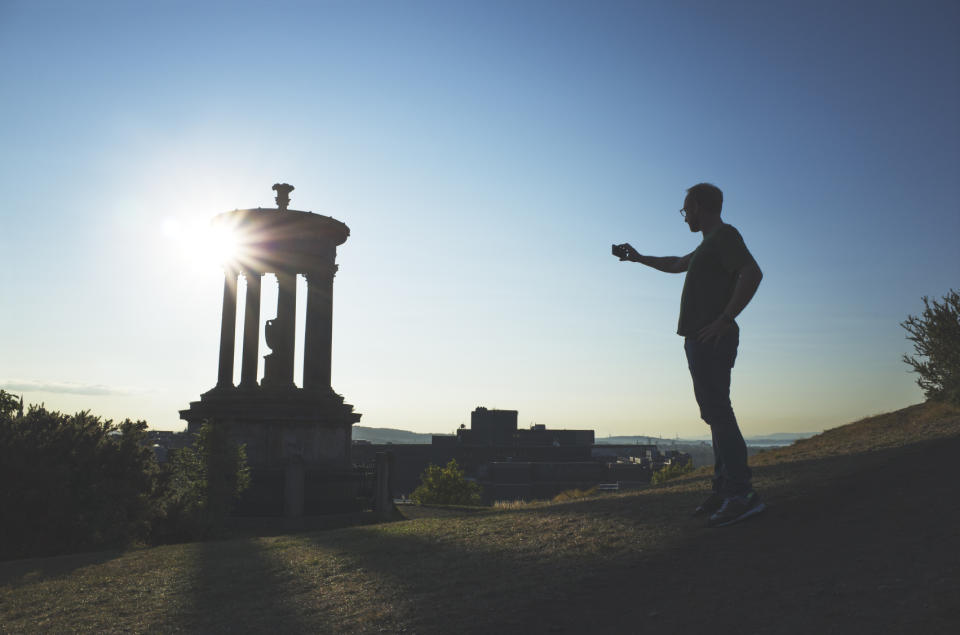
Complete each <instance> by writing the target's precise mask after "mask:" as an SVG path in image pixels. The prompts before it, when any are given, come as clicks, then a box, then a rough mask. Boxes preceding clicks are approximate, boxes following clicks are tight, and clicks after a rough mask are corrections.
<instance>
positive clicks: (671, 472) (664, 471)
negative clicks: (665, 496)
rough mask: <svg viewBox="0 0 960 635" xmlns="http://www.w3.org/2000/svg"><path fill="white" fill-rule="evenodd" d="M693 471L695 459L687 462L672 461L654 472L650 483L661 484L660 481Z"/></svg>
mask: <svg viewBox="0 0 960 635" xmlns="http://www.w3.org/2000/svg"><path fill="white" fill-rule="evenodd" d="M692 471H693V461H687V462H686V463H678V462H676V461H675V462H672V463H670V464H669V465H664V466H663V467H662V468H660V469H659V470H657V471H656V472H654V473H653V477H652V478H651V479H650V483H652V484H653V485H659V484H660V483H665V482H666V481H669V480H670V479H673V478H677V477H678V476H683V475H684V474H689V473H690V472H692Z"/></svg>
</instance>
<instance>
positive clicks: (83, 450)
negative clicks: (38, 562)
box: [0, 391, 158, 558]
mask: <svg viewBox="0 0 960 635" xmlns="http://www.w3.org/2000/svg"><path fill="white" fill-rule="evenodd" d="M9 397H10V395H9V393H5V392H3V391H0V482H2V483H3V484H4V485H3V487H2V488H0V510H3V522H2V523H0V558H22V557H28V556H40V555H55V554H60V553H68V552H71V551H80V550H91V549H102V548H106V547H115V546H123V545H126V544H128V543H130V542H132V541H136V540H145V539H147V538H148V537H149V534H150V528H151V522H152V521H153V519H154V517H155V515H156V512H157V481H156V475H157V473H158V466H157V463H156V459H155V457H154V454H153V451H152V450H151V449H150V448H149V447H148V446H147V445H146V444H145V439H146V429H147V424H146V422H144V421H136V422H133V421H130V420H129V419H127V420H125V421H124V422H123V423H121V424H119V425H116V424H114V423H113V422H112V421H110V420H106V421H104V420H101V419H100V418H99V417H94V416H92V415H90V413H89V412H79V413H77V414H75V415H64V414H61V413H59V412H50V411H47V410H46V409H45V408H43V407H37V406H30V408H29V410H28V411H27V412H26V413H25V414H24V415H23V416H19V404H17V406H18V407H17V410H12V409H11V408H10V407H9V406H10V405H11V403H13V402H12V401H11V400H10V399H9Z"/></svg>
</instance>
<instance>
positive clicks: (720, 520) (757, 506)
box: [707, 490, 767, 527]
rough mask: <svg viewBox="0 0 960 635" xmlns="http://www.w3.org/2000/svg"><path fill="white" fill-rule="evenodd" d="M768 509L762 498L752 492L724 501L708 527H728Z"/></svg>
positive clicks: (708, 521)
mask: <svg viewBox="0 0 960 635" xmlns="http://www.w3.org/2000/svg"><path fill="white" fill-rule="evenodd" d="M766 508H767V506H766V505H765V504H764V503H763V501H761V500H760V496H758V495H757V493H756V492H754V491H753V490H750V491H749V492H747V493H746V494H744V495H743V496H733V497H731V498H728V499H726V500H725V501H723V504H722V505H721V506H720V509H718V510H717V511H716V513H714V514H713V515H712V516H710V518H709V520H707V527H726V526H727V525H732V524H733V523H737V522H740V521H741V520H745V519H747V518H750V517H751V516H755V515H757V514H759V513H760V512H762V511H763V510H765V509H766Z"/></svg>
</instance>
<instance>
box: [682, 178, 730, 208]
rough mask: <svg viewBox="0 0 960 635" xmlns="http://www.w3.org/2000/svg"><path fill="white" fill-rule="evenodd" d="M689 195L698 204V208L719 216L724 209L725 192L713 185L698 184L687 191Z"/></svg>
mask: <svg viewBox="0 0 960 635" xmlns="http://www.w3.org/2000/svg"><path fill="white" fill-rule="evenodd" d="M687 194H689V195H690V196H691V197H693V200H695V201H696V202H697V207H701V208H703V209H705V210H706V211H708V212H710V213H713V214H719V213H720V210H721V209H722V208H723V192H721V191H720V188H719V187H717V186H716V185H714V184H712V183H697V184H696V185H694V186H693V187H691V188H689V189H688V190H687Z"/></svg>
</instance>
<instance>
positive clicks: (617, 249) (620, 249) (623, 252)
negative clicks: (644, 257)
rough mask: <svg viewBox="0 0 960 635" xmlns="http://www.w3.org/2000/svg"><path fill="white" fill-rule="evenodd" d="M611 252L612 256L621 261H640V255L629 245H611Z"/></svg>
mask: <svg viewBox="0 0 960 635" xmlns="http://www.w3.org/2000/svg"><path fill="white" fill-rule="evenodd" d="M611 251H612V252H613V255H614V256H616V257H617V258H619V259H620V260H621V261H623V260H629V261H630V262H638V261H639V259H640V253H639V252H638V251H637V250H636V249H634V248H633V246H632V245H631V244H630V243H623V244H620V245H613V247H612V249H611Z"/></svg>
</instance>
